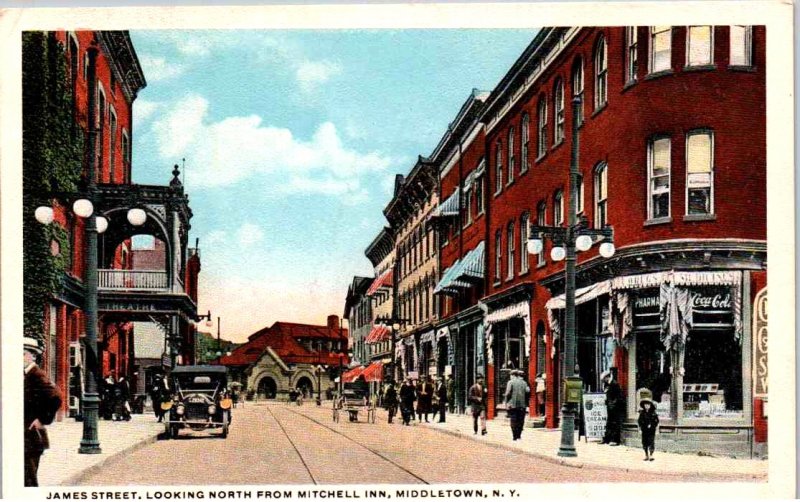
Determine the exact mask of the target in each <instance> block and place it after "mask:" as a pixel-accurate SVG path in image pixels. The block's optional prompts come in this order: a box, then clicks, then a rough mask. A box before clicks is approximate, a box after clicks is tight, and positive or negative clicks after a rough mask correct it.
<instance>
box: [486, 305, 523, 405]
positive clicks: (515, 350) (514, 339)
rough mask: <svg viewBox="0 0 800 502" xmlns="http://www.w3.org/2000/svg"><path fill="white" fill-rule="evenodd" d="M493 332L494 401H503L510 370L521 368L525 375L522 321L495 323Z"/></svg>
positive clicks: (513, 320)
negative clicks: (495, 383)
mask: <svg viewBox="0 0 800 502" xmlns="http://www.w3.org/2000/svg"><path fill="white" fill-rule="evenodd" d="M492 332H493V333H494V340H495V347H496V348H495V349H494V357H495V361H494V368H495V379H496V382H497V385H495V402H496V403H498V404H502V403H504V402H505V391H506V386H507V385H508V381H509V380H510V379H511V371H512V370H515V369H521V370H523V371H524V372H525V374H526V375H527V369H528V361H527V359H526V357H525V338H524V336H523V333H524V325H523V321H522V319H520V318H514V319H510V320H508V321H504V322H499V323H495V324H494V325H493V326H492Z"/></svg>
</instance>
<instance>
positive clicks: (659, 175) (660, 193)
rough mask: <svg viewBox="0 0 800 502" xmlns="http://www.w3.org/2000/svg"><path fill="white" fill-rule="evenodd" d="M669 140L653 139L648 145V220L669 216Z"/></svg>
mask: <svg viewBox="0 0 800 502" xmlns="http://www.w3.org/2000/svg"><path fill="white" fill-rule="evenodd" d="M670 152H671V148H670V139H669V138H658V139H653V140H651V141H650V142H649V144H648V152H647V162H648V169H647V177H648V185H647V186H648V188H647V189H648V191H649V197H648V211H647V212H648V214H647V216H648V219H650V220H655V219H658V218H668V217H669V215H670V165H671V164H670Z"/></svg>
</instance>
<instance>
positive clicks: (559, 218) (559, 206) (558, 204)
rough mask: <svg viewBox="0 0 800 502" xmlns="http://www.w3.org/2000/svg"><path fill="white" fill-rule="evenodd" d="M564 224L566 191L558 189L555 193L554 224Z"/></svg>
mask: <svg viewBox="0 0 800 502" xmlns="http://www.w3.org/2000/svg"><path fill="white" fill-rule="evenodd" d="M563 224H564V192H562V191H561V190H556V193H555V195H553V225H555V226H557V227H559V226H561V225H563Z"/></svg>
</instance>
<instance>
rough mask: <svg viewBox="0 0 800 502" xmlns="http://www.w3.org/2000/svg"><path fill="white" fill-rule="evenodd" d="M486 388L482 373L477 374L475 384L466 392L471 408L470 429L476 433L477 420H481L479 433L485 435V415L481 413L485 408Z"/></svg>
mask: <svg viewBox="0 0 800 502" xmlns="http://www.w3.org/2000/svg"><path fill="white" fill-rule="evenodd" d="M486 394H487V392H486V388H485V387H484V386H483V375H478V378H477V380H476V382H475V384H473V385H472V387H470V388H469V392H468V393H467V396H468V401H469V405H470V408H471V409H472V431H473V434H477V433H478V420H479V419H480V421H481V435H482V436H485V435H486V417H485V416H484V415H483V412H484V410H485V409H486Z"/></svg>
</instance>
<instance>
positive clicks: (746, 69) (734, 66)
mask: <svg viewBox="0 0 800 502" xmlns="http://www.w3.org/2000/svg"><path fill="white" fill-rule="evenodd" d="M728 70H730V71H740V72H743V73H755V72H756V67H755V66H748V65H738V64H732V65H728Z"/></svg>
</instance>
